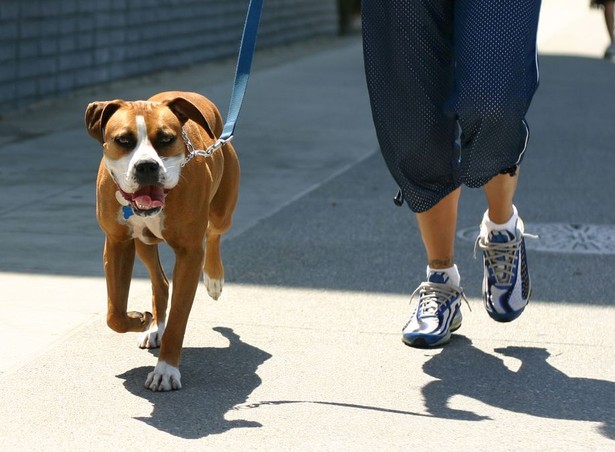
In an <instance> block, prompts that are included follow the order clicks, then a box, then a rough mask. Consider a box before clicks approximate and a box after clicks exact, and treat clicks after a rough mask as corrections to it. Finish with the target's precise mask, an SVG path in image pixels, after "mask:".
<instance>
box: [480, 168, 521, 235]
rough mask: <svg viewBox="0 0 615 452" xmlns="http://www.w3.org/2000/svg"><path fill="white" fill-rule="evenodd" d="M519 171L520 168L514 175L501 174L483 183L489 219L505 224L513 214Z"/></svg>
mask: <svg viewBox="0 0 615 452" xmlns="http://www.w3.org/2000/svg"><path fill="white" fill-rule="evenodd" d="M518 172H519V170H517V174H515V175H514V176H511V175H509V174H499V175H497V176H495V177H494V178H493V179H491V180H490V181H489V182H487V183H486V184H485V185H483V189H484V191H485V196H486V198H487V206H488V212H489V219H490V220H491V221H492V222H494V223H498V224H504V223H506V222H508V220H510V217H511V216H512V215H513V198H514V196H515V191H516V190H517V181H518V179H519V174H518Z"/></svg>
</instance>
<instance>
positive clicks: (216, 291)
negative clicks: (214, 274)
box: [205, 274, 224, 300]
mask: <svg viewBox="0 0 615 452" xmlns="http://www.w3.org/2000/svg"><path fill="white" fill-rule="evenodd" d="M222 286H224V279H212V278H210V277H209V276H207V274H206V275H205V287H207V293H208V294H209V296H210V297H211V298H213V299H214V300H217V299H218V298H220V295H221V294H222Z"/></svg>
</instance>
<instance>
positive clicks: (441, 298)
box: [410, 281, 472, 317]
mask: <svg viewBox="0 0 615 452" xmlns="http://www.w3.org/2000/svg"><path fill="white" fill-rule="evenodd" d="M417 294H418V295H419V304H418V306H417V310H418V313H419V315H420V316H421V317H430V316H435V315H436V312H438V309H439V308H440V306H441V305H442V304H446V303H448V302H449V301H450V299H451V298H453V297H457V296H461V298H462V299H463V300H464V301H465V302H466V304H467V305H468V308H469V309H470V311H472V307H471V306H470V303H469V302H468V299H467V298H466V297H465V295H464V293H463V289H462V288H461V287H455V286H451V285H450V284H441V283H434V282H431V281H426V282H423V283H421V285H419V286H418V287H417V288H416V290H415V291H414V292H412V295H411V296H410V303H412V300H414V298H415V296H416V295H417Z"/></svg>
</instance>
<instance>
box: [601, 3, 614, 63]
mask: <svg viewBox="0 0 615 452" xmlns="http://www.w3.org/2000/svg"><path fill="white" fill-rule="evenodd" d="M603 7H604V23H605V24H606V30H607V32H608V34H609V39H610V41H611V42H610V44H609V46H608V47H607V48H606V50H605V51H604V58H605V59H607V60H612V61H615V1H612V0H608V1H605V2H604V4H603Z"/></svg>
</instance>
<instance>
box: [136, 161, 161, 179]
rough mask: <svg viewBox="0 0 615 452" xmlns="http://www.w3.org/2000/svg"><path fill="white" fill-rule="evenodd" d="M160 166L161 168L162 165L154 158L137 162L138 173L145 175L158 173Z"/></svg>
mask: <svg viewBox="0 0 615 452" xmlns="http://www.w3.org/2000/svg"><path fill="white" fill-rule="evenodd" d="M158 168H160V165H159V164H158V162H156V161H154V160H147V161H145V162H141V163H137V164H136V165H135V171H136V172H137V174H140V175H143V176H149V175H151V174H154V173H157V172H158Z"/></svg>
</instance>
